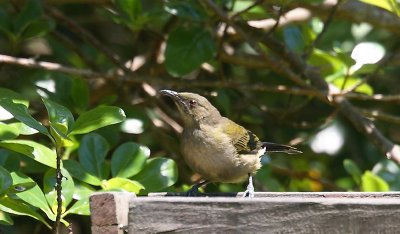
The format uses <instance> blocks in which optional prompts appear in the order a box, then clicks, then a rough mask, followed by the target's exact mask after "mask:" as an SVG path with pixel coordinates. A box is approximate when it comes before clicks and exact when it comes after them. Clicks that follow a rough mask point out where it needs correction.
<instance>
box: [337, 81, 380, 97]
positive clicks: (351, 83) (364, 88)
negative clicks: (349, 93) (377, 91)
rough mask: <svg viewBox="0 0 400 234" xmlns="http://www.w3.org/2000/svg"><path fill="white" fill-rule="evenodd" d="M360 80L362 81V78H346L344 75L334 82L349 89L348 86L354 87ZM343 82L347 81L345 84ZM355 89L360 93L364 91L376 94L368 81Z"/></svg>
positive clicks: (368, 93)
mask: <svg viewBox="0 0 400 234" xmlns="http://www.w3.org/2000/svg"><path fill="white" fill-rule="evenodd" d="M360 81H361V79H360V78H354V77H347V79H346V78H344V77H341V78H338V79H336V80H334V81H333V82H332V83H333V84H334V85H335V86H336V87H338V88H343V89H347V88H350V87H353V86H354V85H355V84H357V83H358V82H360ZM343 83H345V84H344V86H343ZM355 91H356V92H359V93H364V94H367V95H372V94H374V90H373V89H372V87H371V86H370V85H369V84H367V83H364V84H362V85H360V86H359V87H357V88H356V90H355Z"/></svg>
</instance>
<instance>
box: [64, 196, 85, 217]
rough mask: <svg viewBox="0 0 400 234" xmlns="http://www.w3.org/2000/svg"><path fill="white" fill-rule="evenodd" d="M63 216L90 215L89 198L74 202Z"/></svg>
mask: <svg viewBox="0 0 400 234" xmlns="http://www.w3.org/2000/svg"><path fill="white" fill-rule="evenodd" d="M65 214H77V215H90V206H89V197H87V198H84V199H81V200H78V201H76V202H75V203H74V204H73V205H72V206H71V208H69V209H68V210H67V211H66V212H65V213H64V215H65Z"/></svg>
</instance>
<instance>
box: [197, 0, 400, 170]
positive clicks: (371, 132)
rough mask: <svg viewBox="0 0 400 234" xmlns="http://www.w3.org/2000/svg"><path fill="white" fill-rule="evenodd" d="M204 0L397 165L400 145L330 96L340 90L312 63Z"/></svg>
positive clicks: (277, 69) (278, 69)
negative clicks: (317, 92) (321, 93)
mask: <svg viewBox="0 0 400 234" xmlns="http://www.w3.org/2000/svg"><path fill="white" fill-rule="evenodd" d="M203 2H204V3H205V4H206V5H207V6H208V7H209V8H210V9H211V10H212V11H214V13H215V14H216V15H217V16H218V17H220V19H221V20H222V21H224V22H226V23H228V24H229V25H231V26H232V27H233V28H234V29H235V30H236V32H237V33H238V34H239V35H241V36H242V37H243V38H244V39H245V40H246V41H247V43H249V44H250V46H252V47H253V49H254V50H256V51H257V52H258V53H259V54H260V55H261V56H262V57H263V58H264V60H265V61H266V62H267V63H268V64H269V65H270V66H271V69H272V70H274V71H275V72H278V73H280V74H284V75H286V76H288V77H289V78H290V79H291V80H292V81H294V82H295V83H297V84H298V85H300V86H303V87H305V86H304V81H303V80H302V79H301V78H300V77H299V76H298V75H297V74H296V73H294V72H293V71H292V70H291V69H290V68H289V67H286V66H284V65H281V66H279V65H277V64H275V63H274V60H271V59H270V56H268V55H267V54H266V53H265V51H264V50H263V49H262V48H261V47H260V46H259V45H258V43H259V42H260V41H261V42H262V43H264V44H265V45H266V46H268V47H269V49H271V50H272V51H273V52H275V53H276V54H278V55H280V56H281V57H282V58H283V59H284V60H285V61H286V62H288V63H289V65H290V66H291V67H293V68H295V69H296V70H297V71H299V72H300V74H303V75H304V76H305V77H307V78H308V79H309V80H310V81H311V83H312V86H313V87H314V88H316V89H318V90H322V91H325V92H326V94H327V95H326V96H325V97H319V98H320V99H322V100H323V101H325V102H328V103H329V104H331V105H333V106H335V107H336V108H337V109H338V110H340V111H341V112H342V113H343V115H345V116H346V117H347V118H348V119H349V120H350V121H351V122H352V123H353V125H354V127H355V128H356V129H357V130H359V131H360V132H362V133H363V134H365V135H366V136H367V137H368V138H369V140H370V141H371V142H373V143H374V144H375V146H377V147H378V148H379V149H380V150H381V151H382V152H383V153H384V154H385V156H386V158H388V159H392V160H393V161H395V162H396V163H397V164H399V165H400V146H399V145H396V144H394V143H393V142H391V141H390V140H389V139H387V138H386V137H385V136H384V135H383V134H382V133H381V132H380V131H379V130H378V129H377V128H376V127H375V125H374V124H373V123H370V122H369V121H368V120H367V119H365V117H363V116H362V115H361V114H360V113H359V112H358V111H357V110H356V109H355V108H354V107H353V106H352V105H351V103H350V102H349V101H348V100H346V98H345V97H344V96H335V97H334V96H332V94H337V93H340V92H339V90H338V89H337V88H336V87H334V86H333V85H329V84H328V83H326V81H325V80H324V78H323V77H322V76H321V74H320V73H318V72H317V70H316V69H315V68H314V67H312V66H310V65H308V64H307V63H306V62H305V61H304V60H303V59H302V58H300V57H299V56H298V55H296V54H295V53H293V52H292V51H290V50H289V49H288V48H286V46H285V45H283V44H282V43H281V42H280V41H278V40H276V39H275V38H272V37H271V36H269V35H266V34H265V33H263V32H262V31H260V30H257V29H254V28H251V27H250V26H249V25H247V24H246V23H244V22H240V23H241V24H240V27H239V26H238V25H236V24H235V23H233V22H232V21H230V19H229V17H227V16H226V14H225V13H224V12H223V11H222V10H221V9H220V8H219V7H218V6H216V5H215V4H214V3H213V2H212V1H211V0H203ZM247 33H249V34H251V35H253V36H257V37H258V39H259V40H258V43H256V42H254V41H253V40H254V39H253V38H250V37H249V36H248V35H247ZM282 67H285V68H286V69H287V70H286V71H282V70H281V69H282ZM306 87H307V88H308V87H309V85H306ZM310 89H312V87H310Z"/></svg>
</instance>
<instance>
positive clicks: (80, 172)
mask: <svg viewBox="0 0 400 234" xmlns="http://www.w3.org/2000/svg"><path fill="white" fill-rule="evenodd" d="M63 164H64V167H65V168H66V169H67V170H68V171H69V173H70V174H71V175H72V176H73V177H74V178H76V179H78V180H80V181H83V182H85V183H88V184H91V185H95V186H99V185H101V180H100V179H99V178H97V177H96V176H93V175H91V174H89V173H88V172H87V171H86V169H85V168H84V167H83V166H82V165H81V164H80V163H79V162H77V161H75V160H64V161H63Z"/></svg>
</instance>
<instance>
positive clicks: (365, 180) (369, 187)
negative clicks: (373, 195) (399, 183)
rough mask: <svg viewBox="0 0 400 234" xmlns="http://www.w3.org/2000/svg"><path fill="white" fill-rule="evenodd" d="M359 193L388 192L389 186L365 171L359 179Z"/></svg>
mask: <svg viewBox="0 0 400 234" xmlns="http://www.w3.org/2000/svg"><path fill="white" fill-rule="evenodd" d="M361 191H363V192H381V191H382V192H384V191H389V185H388V184H387V183H386V181H384V180H383V179H382V178H381V177H379V176H377V175H375V174H373V173H371V172H370V171H365V172H364V174H363V175H362V177H361Z"/></svg>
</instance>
